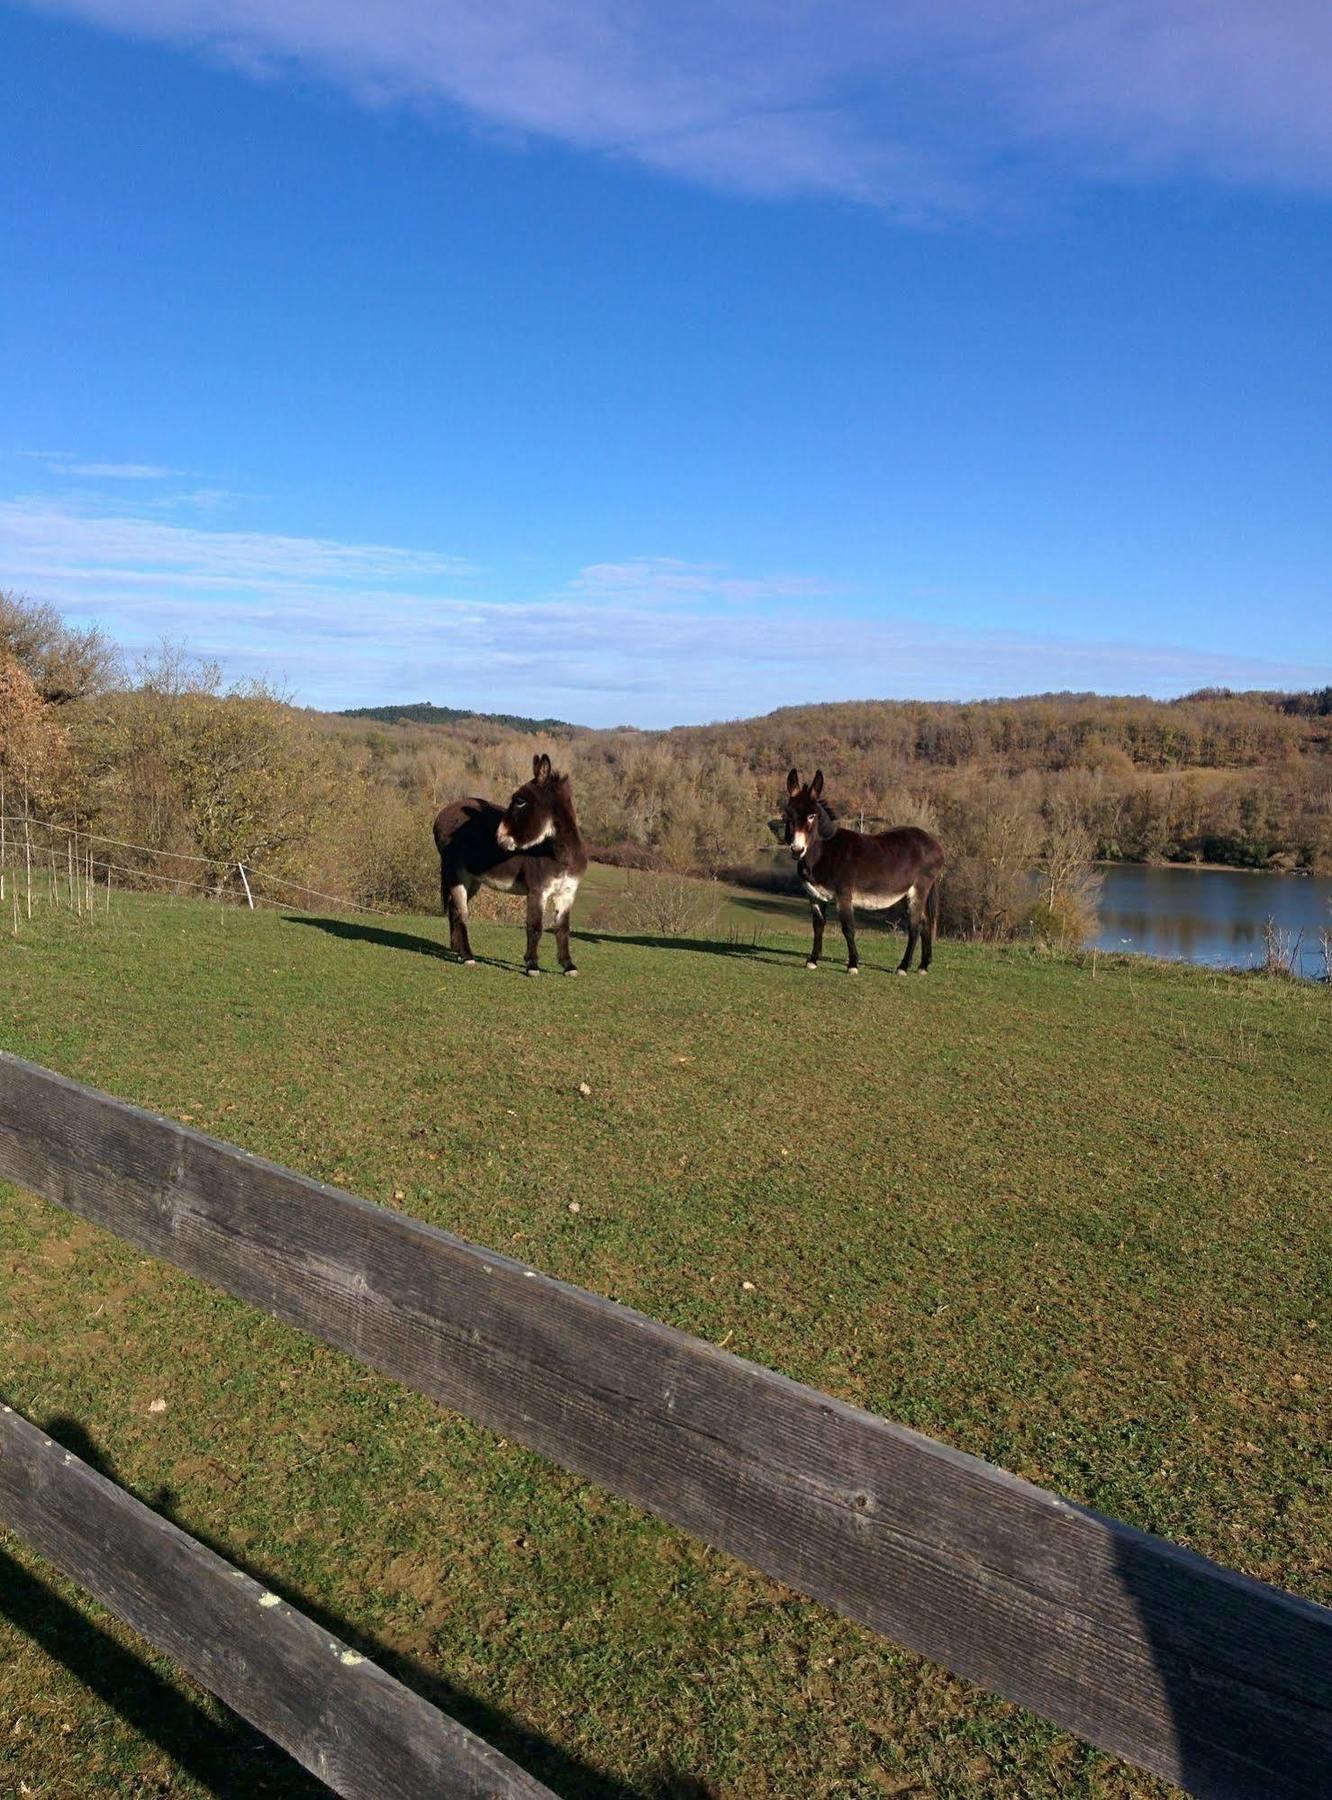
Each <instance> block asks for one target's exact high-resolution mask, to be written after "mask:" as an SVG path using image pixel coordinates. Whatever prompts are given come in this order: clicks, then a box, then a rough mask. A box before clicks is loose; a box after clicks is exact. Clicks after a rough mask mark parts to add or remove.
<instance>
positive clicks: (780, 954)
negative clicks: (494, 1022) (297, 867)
mask: <svg viewBox="0 0 1332 1800" xmlns="http://www.w3.org/2000/svg"><path fill="white" fill-rule="evenodd" d="M282 917H283V922H284V924H287V925H312V926H314V927H315V929H316V930H318V931H326V932H327V933H328V935H329V936H330V937H335V938H342V939H343V940H344V941H348V942H358V941H359V942H361V943H366V944H379V945H381V946H382V947H383V948H384V949H386V950H405V951H407V952H408V953H409V954H412V955H416V956H434V957H438V958H439V960H440V961H441V962H446V963H453V964H455V965H458V966H461V965H460V964H458V958H457V957H456V956H455V955H454V954H453V952H452V951H451V950H450V949H449V948H448V946H447V945H446V944H443V943H441V942H440V940H439V939H438V938H432V937H424V936H423V935H422V934H421V933H420V932H415V931H394V930H390V929H388V928H387V927H386V926H383V925H369V924H362V923H361V922H360V921H359V920H357V919H319V918H314V917H311V916H310V915H309V914H306V913H284V914H283V915H282ZM572 935H573V937H575V938H576V939H577V940H578V941H579V942H580V943H583V944H637V945H640V946H641V947H643V948H644V949H648V950H692V951H694V952H695V953H699V954H703V955H711V956H740V957H748V958H750V959H752V960H754V961H757V962H769V961H777V960H779V959H781V958H788V957H794V958H796V959H797V960H800V961H803V960H804V953H803V951H800V950H798V949H789V950H788V949H786V948H784V947H779V946H777V945H773V944H769V943H761V942H760V941H759V939H758V938H757V937H754V938H746V937H741V936H736V937H734V938H731V939H726V938H697V937H671V936H668V935H665V934H657V935H633V934H631V933H629V932H620V931H602V930H596V931H593V930H583V931H575V932H573V933H572ZM476 960H477V961H478V962H479V963H483V964H485V965H486V966H487V967H488V968H492V969H504V970H507V971H508V972H509V973H510V974H513V973H516V972H521V970H522V966H523V965H522V964H521V963H520V962H517V961H509V960H508V959H507V958H505V957H500V956H478V957H477V959H476Z"/></svg>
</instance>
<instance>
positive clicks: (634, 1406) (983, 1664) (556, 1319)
mask: <svg viewBox="0 0 1332 1800" xmlns="http://www.w3.org/2000/svg"><path fill="white" fill-rule="evenodd" d="M0 1177H4V1178H7V1179H9V1180H11V1181H14V1182H17V1183H18V1184H20V1185H21V1186H23V1187H25V1188H28V1189H31V1190H32V1191H33V1192H35V1193H37V1194H41V1195H44V1196H45V1197H46V1198H48V1199H50V1200H52V1201H54V1202H56V1203H57V1204H59V1205H61V1206H63V1207H66V1208H67V1209H68V1210H69V1211H71V1212H73V1213H76V1214H77V1215H78V1216H79V1217H81V1218H84V1219H87V1220H90V1221H91V1222H92V1223H94V1224H96V1225H100V1226H103V1227H105V1228H106V1229H107V1230H109V1231H112V1232H115V1233H116V1234H117V1235H118V1236H119V1237H121V1238H124V1239H126V1240H127V1241H128V1242H130V1243H132V1244H134V1245H136V1246H138V1247H139V1248H140V1249H142V1250H146V1251H149V1252H150V1253H152V1254H153V1255H156V1256H160V1257H162V1258H164V1259H165V1260H166V1261H168V1262H171V1263H174V1264H175V1265H176V1266H177V1267H179V1268H182V1269H185V1270H187V1271H189V1272H190V1273H191V1274H193V1275H197V1276H200V1277H202V1278H203V1279H204V1280H206V1281H210V1282H212V1283H214V1284H215V1285H216V1286H218V1287H220V1288H222V1289H224V1290H225V1291H226V1292H228V1293H230V1294H234V1295H237V1296H239V1297H240V1298H241V1299H244V1300H247V1301H251V1302H253V1303H254V1304H255V1305H257V1306H259V1307H262V1308H263V1309H264V1310H265V1311H266V1312H268V1313H271V1314H272V1315H274V1316H275V1317H277V1318H279V1319H282V1320H285V1321H286V1322H287V1323H288V1324H291V1325H296V1326H299V1327H301V1328H302V1329H303V1330H306V1331H309V1332H311V1333H313V1334H314V1335H315V1336H317V1337H319V1338H321V1339H323V1340H324V1341H325V1342H327V1343H330V1344H334V1345H336V1346H338V1347H339V1348H341V1349H343V1350H346V1351H348V1352H349V1353H350V1354H351V1355H353V1356H354V1357H356V1358H358V1359H359V1360H360V1361H362V1362H364V1363H367V1364H369V1365H370V1366H372V1367H374V1368H377V1369H381V1370H383V1371H384V1372H386V1373H387V1374H389V1375H392V1376H394V1377H396V1378H397V1379H398V1380H400V1381H402V1382H404V1383H406V1384H407V1385H408V1386H410V1387H412V1388H415V1389H416V1390H418V1391H419V1392H421V1393H423V1394H426V1395H428V1396H429V1397H430V1398H432V1399H434V1400H436V1401H438V1402H439V1403H440V1404H441V1405H444V1406H447V1407H451V1408H453V1409H455V1410H456V1411H458V1412H460V1413H464V1414H466V1415H467V1416H468V1417H469V1418H472V1419H475V1420H479V1421H480V1422H482V1423H483V1424H485V1425H487V1426H490V1427H491V1428H493V1429H494V1430H496V1431H500V1432H503V1433H504V1434H505V1436H507V1437H509V1438H512V1439H514V1440H516V1441H518V1442H521V1443H523V1444H526V1445H528V1446H529V1447H530V1448H532V1449H534V1450H537V1451H539V1452H541V1453H542V1454H543V1455H545V1456H547V1457H549V1458H551V1459H552V1460H553V1461H555V1462H557V1463H560V1464H561V1465H562V1466H563V1467H565V1468H567V1469H571V1470H573V1471H575V1472H576V1473H578V1474H580V1475H583V1476H586V1477H589V1478H590V1479H592V1480H594V1481H597V1482H599V1483H601V1484H602V1485H603V1486H605V1487H607V1488H609V1489H610V1490H612V1491H613V1492H614V1493H617V1494H620V1495H623V1496H624V1497H626V1498H628V1499H630V1500H633V1501H635V1502H637V1503H638V1504H639V1505H640V1506H643V1507H644V1508H646V1509H647V1510H649V1511H651V1512H653V1513H656V1514H658V1515H659V1516H660V1517H662V1518H664V1519H668V1520H670V1521H671V1522H672V1523H673V1524H676V1525H679V1526H681V1527H683V1529H685V1530H686V1531H688V1532H691V1533H692V1534H693V1535H694V1536H695V1537H698V1538H700V1539H702V1540H703V1541H704V1542H706V1543H708V1544H712V1545H715V1546H716V1547H717V1548H719V1549H721V1550H725V1551H728V1552H730V1553H731V1554H732V1555H734V1556H736V1557H739V1558H740V1559H741V1560H742V1561H744V1562H746V1563H749V1564H750V1565H751V1566H752V1567H754V1568H755V1569H758V1570H761V1571H762V1572H763V1573H765V1574H767V1575H770V1576H774V1577H776V1578H777V1579H779V1580H781V1581H783V1582H786V1583H788V1584H789V1585H790V1586H791V1587H793V1588H796V1589H798V1590H799V1591H800V1592H802V1593H804V1594H807V1595H809V1596H811V1597H812V1598H814V1599H816V1600H819V1601H822V1602H824V1603H825V1604H826V1605H828V1606H831V1607H834V1608H835V1609H836V1610H837V1611H838V1612H840V1613H843V1614H845V1615H846V1616H847V1617H848V1618H851V1619H855V1620H858V1621H859V1622H860V1623H862V1624H864V1625H867V1626H868V1627H870V1628H871V1629H872V1630H874V1631H876V1632H879V1633H881V1634H883V1635H884V1636H886V1637H889V1638H892V1639H893V1640H894V1641H896V1642H898V1643H900V1644H904V1645H906V1646H907V1647H909V1648H910V1649H912V1650H916V1651H919V1652H920V1653H922V1654H923V1655H925V1656H927V1657H929V1658H931V1659H933V1660H934V1661H936V1662H938V1663H941V1664H943V1665H944V1666H945V1667H946V1668H949V1669H951V1670H953V1671H955V1672H956V1673H957V1674H960V1675H963V1676H966V1677H969V1678H970V1679H971V1680H973V1681H976V1682H978V1683H980V1684H981V1685H982V1686H984V1687H986V1688H989V1689H990V1690H991V1691H993V1692H994V1693H996V1694H999V1695H1002V1696H1004V1697H1005V1698H1007V1699H1010V1700H1014V1701H1017V1702H1019V1703H1020V1704H1022V1705H1023V1706H1027V1707H1030V1708H1031V1709H1032V1710H1033V1711H1035V1712H1037V1713H1040V1714H1042V1715H1043V1716H1044V1717H1045V1718H1047V1719H1050V1720H1052V1721H1054V1722H1055V1723H1056V1724H1058V1725H1061V1726H1064V1727H1066V1728H1067V1729H1069V1730H1071V1731H1073V1732H1075V1733H1076V1734H1077V1735H1078V1736H1080V1737H1082V1738H1084V1739H1086V1740H1087V1741H1088V1742H1089V1743H1092V1744H1095V1745H1098V1746H1100V1747H1101V1748H1102V1749H1105V1750H1109V1751H1112V1752H1114V1753H1115V1754H1117V1755H1119V1756H1121V1757H1124V1758H1125V1759H1126V1760H1128V1761H1130V1762H1132V1763H1135V1764H1136V1765H1138V1766H1139V1767H1140V1768H1143V1769H1146V1770H1150V1771H1152V1772H1154V1773H1157V1774H1160V1775H1164V1776H1166V1777H1168V1778H1170V1779H1172V1780H1174V1781H1176V1782H1178V1783H1179V1784H1180V1785H1181V1786H1183V1787H1184V1788H1186V1789H1188V1790H1190V1791H1192V1792H1194V1793H1197V1794H1199V1795H1207V1796H1217V1797H1225V1800H1259V1797H1260V1796H1261V1797H1262V1800H1296V1796H1300V1797H1303V1800H1307V1797H1308V1796H1310V1795H1313V1794H1319V1793H1323V1792H1328V1791H1332V1612H1330V1611H1328V1610H1326V1609H1325V1608H1322V1607H1319V1606H1316V1605H1314V1604H1313V1603H1311V1602H1309V1601H1306V1600H1303V1599H1300V1598H1298V1597H1297V1596H1295V1595H1292V1594H1288V1593H1284V1592H1282V1591H1280V1590H1279V1589H1276V1588H1272V1587H1268V1586H1265V1585H1264V1584H1263V1583H1261V1582H1256V1581H1252V1580H1249V1579H1248V1578H1246V1577H1244V1576H1241V1575H1238V1574H1236V1573H1234V1572H1233V1571H1231V1570H1228V1569H1225V1568H1222V1567H1220V1566H1219V1565H1217V1564H1215V1563H1212V1562H1209V1561H1207V1560H1206V1559H1205V1558H1203V1557H1200V1556H1197V1555H1195V1554H1193V1553H1192V1552H1190V1551H1187V1550H1184V1549H1182V1548H1180V1547H1179V1546H1178V1545H1175V1544H1171V1543H1168V1542H1166V1541H1164V1540H1163V1539H1160V1538H1155V1537H1151V1536H1148V1535H1147V1534H1146V1533H1144V1532H1141V1531H1137V1530H1135V1529H1134V1528H1133V1527H1131V1526H1128V1525H1124V1524H1121V1523H1120V1522H1118V1521H1117V1520H1114V1519H1109V1518H1105V1517H1102V1516H1101V1515H1099V1514H1097V1513H1095V1512H1092V1511H1090V1510H1088V1509H1087V1508H1084V1507H1080V1506H1074V1505H1071V1504H1070V1503H1068V1502H1067V1501H1064V1500H1061V1499H1059V1498H1058V1497H1057V1496H1056V1495H1054V1494H1050V1493H1046V1492H1045V1491H1044V1490H1042V1489H1040V1488H1037V1487H1034V1486H1032V1485H1031V1484H1030V1483H1028V1482H1025V1481H1021V1480H1019V1479H1017V1478H1016V1477H1015V1476H1012V1475H1009V1474H1007V1473H1005V1472H1004V1471H1003V1470H1001V1469H997V1468H994V1467H992V1466H991V1465H990V1464H988V1463H984V1462H981V1461H979V1460H978V1459H977V1458H975V1457H971V1456H967V1455H964V1454H962V1453H961V1452H959V1451H956V1450H952V1449H950V1448H948V1447H947V1446H946V1445H943V1444H939V1443H935V1442H933V1441H932V1440H931V1439H929V1438H925V1437H922V1436H920V1435H919V1434H918V1433H916V1432H912V1431H908V1430H906V1429H905V1428H903V1427H902V1426H899V1425H895V1424H892V1423H891V1422H890V1421H888V1420H886V1419H881V1418H878V1417H876V1416H875V1415H873V1414H871V1413H867V1412H863V1411H861V1410H860V1409H858V1408H856V1407H854V1406H848V1405H846V1404H844V1403H843V1402H841V1401H839V1400H835V1399H833V1398H831V1397H830V1396H829V1395H827V1394H823V1393H820V1392H818V1391H817V1390H816V1389H813V1388H809V1387H805V1386H802V1385H800V1384H799V1383H797V1382H794V1381H790V1380H788V1379H787V1378H786V1377H784V1376H782V1375H778V1374H774V1373H773V1372H771V1371H770V1370H767V1369H763V1368H759V1367H756V1366H755V1365H754V1364H752V1363H748V1362H744V1361H742V1360H741V1359H740V1358H738V1357H735V1356H732V1355H729V1354H728V1353H727V1352H725V1351H723V1350H719V1349H718V1348H716V1347H715V1346H714V1345H712V1344H708V1343H704V1342H702V1341H701V1340H699V1339H697V1338H693V1337H689V1336H687V1335H686V1334H685V1333H683V1332H680V1331H676V1330H673V1329H672V1328H670V1327H669V1326H666V1325H662V1324H660V1323H658V1322H657V1321H655V1320H653V1319H648V1318H644V1317H643V1316H642V1315H641V1314H639V1313H635V1312H631V1311H630V1310H628V1309H627V1308H625V1307H622V1306H618V1305H616V1304H614V1303H613V1302H611V1301H609V1300H604V1299H601V1298H599V1297H598V1296H597V1295H595V1294H590V1293H586V1292H584V1291H583V1290H581V1289H579V1288H575V1287H570V1286H568V1285H566V1284H565V1283H562V1282H559V1281H555V1280H552V1279H551V1278H549V1277H548V1276H545V1275H542V1274H540V1273H538V1272H537V1271H536V1270H534V1269H530V1268H528V1267H526V1266H525V1265H523V1264H522V1263H518V1262H514V1261H513V1260H512V1259H510V1258H508V1257H506V1256H501V1255H499V1254H497V1253H495V1252H493V1251H490V1250H486V1249H482V1248H479V1247H478V1246H476V1245H473V1244H469V1243H465V1242H463V1241H462V1240H460V1239H458V1238H455V1237H452V1236H450V1235H449V1234H448V1233H447V1232H443V1231H440V1230H438V1229H436V1228H435V1227H433V1226H430V1225H427V1224H424V1223H422V1222H421V1221H419V1220H416V1219H412V1218H409V1217H404V1216H403V1215H402V1214H399V1213H395V1212H390V1211H388V1210H386V1209H384V1208H381V1207H378V1206H375V1205H372V1204H371V1203H370V1202H369V1201H366V1200H363V1199H359V1198H357V1197H356V1196H355V1195H351V1194H347V1193H343V1192H341V1191H340V1190H338V1189H336V1188H332V1187H328V1186H326V1185H325V1184H323V1183H321V1182H317V1181H311V1180H309V1179H307V1178H306V1177H304V1176H301V1175H297V1174H294V1173H292V1172H291V1171H290V1170H287V1169H282V1168H279V1167H277V1166H276V1165H274V1164H272V1163H269V1162H265V1161H264V1160H262V1159H261V1158H259V1157H256V1156H252V1155H250V1154H249V1153H248V1152H245V1151H242V1150H238V1149H235V1148H234V1147H232V1146H230V1145H227V1144H222V1143H218V1142H217V1141H215V1140H213V1139H210V1138H207V1137H205V1136H203V1135H202V1134H200V1133H198V1132H195V1131H191V1130H189V1129H188V1128H187V1127H185V1126H183V1125H180V1124H177V1123H176V1122H175V1121H173V1120H170V1119H164V1118H160V1117H157V1116H155V1115H153V1114H150V1113H147V1112H143V1111H140V1110H139V1109H137V1108H135V1107H131V1106H127V1105H125V1104H124V1103H123V1102H121V1101H119V1100H115V1099H112V1098H110V1097H108V1096H107V1095H104V1094H100V1093H97V1092H96V1091H95V1090H93V1089H90V1088H87V1087H83V1086H81V1085H79V1084H78V1083H76V1082H73V1081H69V1080H66V1079H65V1078H64V1077H62V1076H59V1075H54V1074H52V1073H50V1072H49V1071H47V1070H44V1069H40V1068H36V1067H34V1066H33V1065H32V1064H29V1063H24V1062H21V1061H19V1060H18V1059H16V1058H14V1057H8V1056H0ZM2 1489H3V1484H0V1507H3V1505H4V1504H5V1502H4V1500H3V1491H2ZM31 1511H32V1509H31V1508H29V1510H28V1514H27V1515H25V1516H26V1520H27V1525H28V1526H29V1527H30V1526H31V1523H32V1520H31ZM12 1522H13V1523H14V1524H15V1526H16V1529H18V1530H19V1531H20V1533H21V1534H22V1533H23V1532H24V1530H25V1518H24V1517H23V1516H21V1517H19V1518H18V1519H16V1520H13V1521H12ZM34 1541H36V1540H34ZM40 1547H41V1548H42V1549H43V1550H44V1552H45V1553H46V1554H48V1555H50V1556H51V1558H52V1560H53V1561H55V1562H57V1563H60V1562H61V1534H60V1532H59V1531H58V1530H55V1531H53V1532H51V1533H48V1535H47V1536H46V1538H45V1539H44V1540H43V1541H42V1542H41V1544H40ZM62 1566H63V1565H62ZM78 1572H79V1571H78V1569H77V1568H76V1569H75V1570H74V1573H75V1574H76V1575H77V1574H78ZM159 1599H160V1603H161V1605H162V1606H163V1607H164V1608H167V1609H168V1610H170V1609H171V1607H172V1606H173V1605H174V1607H175V1608H176V1609H177V1616H179V1607H180V1604H181V1599H182V1594H181V1593H180V1592H176V1593H174V1594H173V1593H171V1592H168V1591H166V1590H163V1592H162V1593H161V1595H160V1596H159ZM109 1604H111V1605H113V1606H115V1604H116V1603H115V1600H114V1598H113V1599H112V1600H111V1601H110V1602H109ZM150 1622H151V1621H149V1622H148V1623H150ZM135 1623H137V1624H139V1628H140V1629H142V1630H145V1631H146V1634H147V1635H148V1636H150V1637H151V1636H153V1635H154V1633H153V1631H152V1630H151V1629H148V1624H147V1623H145V1622H143V1621H142V1619H138V1620H136V1621H135ZM195 1672H196V1673H199V1671H198V1670H196V1671H195ZM199 1678H200V1679H201V1680H203V1681H204V1682H205V1683H206V1684H210V1683H209V1676H208V1673H207V1672H206V1671H205V1672H203V1673H200V1674H199ZM385 1679H387V1678H385ZM210 1685H211V1684H210ZM227 1698H229V1699H230V1702H231V1704H232V1705H233V1706H235V1707H236V1708H237V1710H239V1711H241V1712H243V1713H245V1712H246V1708H245V1706H244V1705H243V1704H241V1703H240V1701H239V1700H238V1699H237V1698H236V1697H235V1696H234V1694H229V1695H228V1696H227ZM246 1716H253V1715H252V1714H249V1713H247V1715H246ZM258 1722H259V1723H260V1724H263V1721H262V1720H259V1721H258ZM265 1729H267V1727H266V1726H265ZM515 1774H516V1771H515ZM399 1791H401V1792H402V1793H403V1794H414V1793H416V1792H417V1791H421V1792H424V1791H426V1790H424V1789H421V1790H418V1789H415V1788H411V1787H403V1788H402V1789H401V1790H399ZM430 1791H431V1792H441V1791H443V1792H449V1791H452V1790H450V1789H441V1788H439V1787H438V1786H436V1787H435V1788H433V1789H431V1790H430ZM458 1791H460V1792H467V1791H470V1790H467V1789H459V1790H458ZM481 1791H485V1790H481ZM494 1791H495V1792H497V1793H505V1792H509V1791H511V1790H509V1789H505V1788H497V1789H495V1790H494ZM512 1791H514V1792H521V1791H525V1790H521V1789H513V1790H512ZM526 1791H537V1790H534V1789H529V1790H526Z"/></svg>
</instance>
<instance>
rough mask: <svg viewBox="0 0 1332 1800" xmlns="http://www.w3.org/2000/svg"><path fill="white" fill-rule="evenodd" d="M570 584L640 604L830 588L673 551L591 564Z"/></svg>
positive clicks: (794, 595) (785, 595)
mask: <svg viewBox="0 0 1332 1800" xmlns="http://www.w3.org/2000/svg"><path fill="white" fill-rule="evenodd" d="M569 586H570V588H571V589H572V591H573V592H575V593H581V594H586V595H588V596H589V597H595V598H599V599H605V600H628V601H632V602H635V603H638V604H650V603H652V602H666V603H670V602H675V603H679V602H693V603H694V604H695V605H697V604H698V603H699V602H702V601H708V600H727V601H754V600H791V599H798V598H800V597H802V596H805V597H812V596H814V595H819V594H826V593H828V592H829V588H828V586H827V584H826V583H825V582H822V581H819V580H818V579H816V578H815V577H814V576H810V575H737V574H736V573H735V572H734V571H733V570H730V569H727V568H726V567H725V566H724V565H723V564H721V563H691V562H681V561H680V560H679V559H678V558H676V557H672V556H643V557H635V558H634V559H633V560H632V561H630V562H619V563H589V564H588V565H587V567H586V568H582V569H580V570H579V571H578V573H577V575H575V576H574V578H573V580H572V581H571V582H570V584H569Z"/></svg>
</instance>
